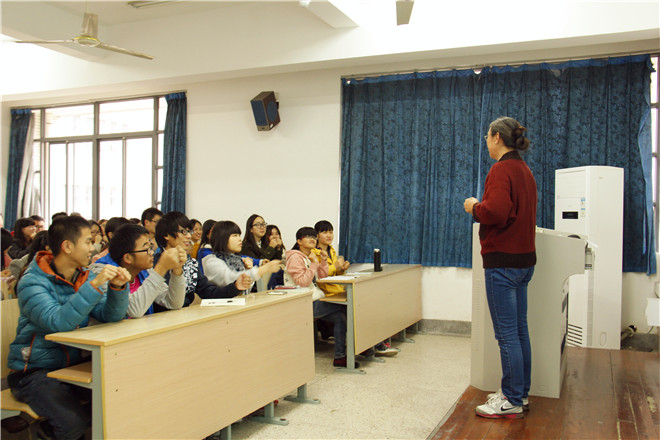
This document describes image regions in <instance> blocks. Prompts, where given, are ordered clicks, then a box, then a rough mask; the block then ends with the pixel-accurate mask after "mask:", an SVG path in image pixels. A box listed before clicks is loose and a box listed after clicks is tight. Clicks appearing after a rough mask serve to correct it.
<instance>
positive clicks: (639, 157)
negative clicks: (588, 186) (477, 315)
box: [340, 56, 656, 273]
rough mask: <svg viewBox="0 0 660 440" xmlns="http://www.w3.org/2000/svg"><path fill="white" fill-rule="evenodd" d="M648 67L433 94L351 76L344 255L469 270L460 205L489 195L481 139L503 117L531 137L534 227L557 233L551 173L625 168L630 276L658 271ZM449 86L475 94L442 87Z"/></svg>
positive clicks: (633, 61) (575, 66)
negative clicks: (375, 254) (378, 254)
mask: <svg viewBox="0 0 660 440" xmlns="http://www.w3.org/2000/svg"><path fill="white" fill-rule="evenodd" d="M651 71H652V68H651V64H650V57H649V56H635V57H621V58H612V59H609V60H587V61H577V62H568V63H561V64H538V65H525V66H521V67H516V68H514V67H500V68H486V69H484V70H483V71H482V72H481V74H479V75H477V74H476V73H474V72H472V71H463V72H443V73H442V74H440V73H438V72H435V73H434V74H433V75H432V76H433V79H432V81H435V82H436V84H437V86H434V87H420V86H419V83H420V81H421V82H423V81H428V80H429V79H426V78H425V79H420V78H415V79H410V78H404V77H403V76H397V77H394V76H387V77H380V78H367V79H365V80H362V81H355V80H345V81H344V84H343V97H344V102H343V115H342V116H343V121H342V128H343V133H342V136H343V138H342V195H341V218H340V224H341V232H342V233H341V242H340V247H341V248H342V249H343V252H344V253H346V254H347V255H351V256H352V258H353V260H354V261H370V260H371V253H372V249H373V247H381V248H383V250H382V252H383V261H387V262H392V263H395V262H396V263H399V262H402V263H403V262H405V263H408V262H410V263H421V264H424V265H430V266H459V267H470V266H471V252H470V248H471V235H470V228H471V218H470V217H469V216H467V215H466V214H465V213H464V211H463V206H462V202H463V199H464V198H466V197H469V196H471V195H474V196H476V197H478V198H480V197H481V195H482V194H483V182H484V180H485V177H486V175H487V174H488V171H489V169H490V167H491V166H492V164H493V162H492V160H491V159H490V158H489V156H488V151H487V148H486V143H485V141H484V140H483V135H484V134H485V133H486V132H487V129H488V124H489V123H490V122H491V121H492V120H494V119H495V118H497V117H498V116H502V115H506V116H511V117H513V118H516V119H518V120H519V121H520V122H521V123H522V124H523V125H525V126H526V127H527V128H528V133H527V134H528V136H529V138H530V140H531V141H532V148H531V150H530V151H529V153H527V154H526V157H525V160H526V161H527V163H528V164H529V166H530V168H531V169H532V171H533V173H534V175H535V177H536V180H537V184H538V188H539V204H538V216H537V224H538V225H539V226H542V227H546V228H553V227H554V171H555V169H558V168H568V167H575V166H584V165H610V166H617V167H622V168H624V169H625V187H624V194H625V196H624V197H625V202H624V211H625V212H624V259H623V270H624V271H636V272H647V273H654V272H655V266H656V262H655V249H654V232H653V212H652V209H653V207H652V184H651V134H650V116H649V115H650V105H649V102H650V96H649V93H650V73H651ZM417 76H420V75H417ZM450 78H461V79H462V80H463V81H469V83H470V84H471V86H470V87H460V86H458V83H459V81H456V82H453V83H452V84H453V85H450V86H447V85H446V81H448V80H449V79H450ZM411 82H413V83H415V85H413V86H411V85H410V83H411ZM429 102H431V103H432V104H431V105H430V106H428V107H424V104H427V103H429ZM405 127H410V131H408V132H406V131H405V130H403V129H404V128H405ZM379 151H382V153H380V154H379V153H378V152H379ZM421 189H423V190H424V192H423V193H420V190H421Z"/></svg>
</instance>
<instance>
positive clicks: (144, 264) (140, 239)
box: [90, 223, 188, 318]
mask: <svg viewBox="0 0 660 440" xmlns="http://www.w3.org/2000/svg"><path fill="white" fill-rule="evenodd" d="M108 248H109V250H110V253H109V254H108V255H106V256H105V257H103V258H101V259H100V260H98V261H97V262H96V263H94V264H92V265H91V267H90V269H91V270H92V272H94V273H97V272H98V271H99V270H101V269H102V268H103V267H104V265H105V264H111V265H113V266H120V267H123V268H125V269H126V270H127V271H128V272H129V274H130V276H131V277H130V279H131V281H130V282H129V295H128V310H127V312H126V313H127V315H128V316H129V317H130V318H140V317H142V316H144V315H149V314H151V313H153V312H154V304H157V305H159V306H162V307H164V308H166V309H170V310H172V309H180V308H181V307H183V302H184V300H185V295H186V280H185V278H184V277H183V264H184V263H185V262H186V260H187V259H188V256H187V255H186V251H185V250H184V249H183V248H181V247H180V246H178V247H175V248H171V249H167V250H165V251H163V253H162V254H161V256H160V259H159V260H158V263H157V264H156V265H155V266H154V264H153V262H154V250H155V249H154V244H153V242H152V241H151V239H150V238H149V232H148V231H147V230H146V229H145V228H144V227H143V226H140V225H134V224H132V223H131V224H126V225H124V226H122V227H120V228H119V229H118V230H117V231H115V233H114V235H113V237H112V240H111V241H110V245H109V247H108ZM168 275H169V278H168V279H166V278H165V277H166V276H168Z"/></svg>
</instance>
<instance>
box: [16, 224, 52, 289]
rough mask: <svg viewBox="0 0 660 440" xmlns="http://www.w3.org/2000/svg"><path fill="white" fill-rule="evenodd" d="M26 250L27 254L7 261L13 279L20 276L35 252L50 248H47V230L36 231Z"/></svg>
mask: <svg viewBox="0 0 660 440" xmlns="http://www.w3.org/2000/svg"><path fill="white" fill-rule="evenodd" d="M27 250H28V253H27V254H25V255H23V256H22V257H21V258H19V259H17V260H12V262H11V263H9V271H10V272H11V274H12V276H13V277H14V278H15V279H19V278H20V277H21V274H22V273H23V271H24V270H25V269H26V268H27V266H28V264H30V262H32V260H33V259H34V257H35V255H37V252H39V251H46V250H50V249H48V231H41V232H37V235H35V236H34V239H33V240H32V242H31V243H30V246H28V249H27Z"/></svg>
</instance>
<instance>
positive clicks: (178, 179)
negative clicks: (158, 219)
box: [161, 93, 188, 212]
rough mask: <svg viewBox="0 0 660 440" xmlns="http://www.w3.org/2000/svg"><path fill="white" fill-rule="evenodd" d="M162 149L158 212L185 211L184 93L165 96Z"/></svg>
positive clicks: (186, 106) (185, 126)
mask: <svg viewBox="0 0 660 440" xmlns="http://www.w3.org/2000/svg"><path fill="white" fill-rule="evenodd" d="M165 99H166V100H167V116H166V118H165V133H164V136H165V145H164V151H163V199H162V201H161V202H162V204H161V210H162V211H163V212H170V211H181V212H185V211H186V139H187V136H186V131H187V119H186V117H187V113H188V105H187V102H186V94H185V93H172V94H169V95H166V96H165Z"/></svg>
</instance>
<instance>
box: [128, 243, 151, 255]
mask: <svg viewBox="0 0 660 440" xmlns="http://www.w3.org/2000/svg"><path fill="white" fill-rule="evenodd" d="M155 249H156V248H155V246H154V243H153V242H152V241H150V242H149V247H148V248H145V249H140V250H139V251H129V252H128V253H129V254H139V253H140V252H147V253H149V254H153V253H154V251H155Z"/></svg>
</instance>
